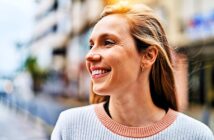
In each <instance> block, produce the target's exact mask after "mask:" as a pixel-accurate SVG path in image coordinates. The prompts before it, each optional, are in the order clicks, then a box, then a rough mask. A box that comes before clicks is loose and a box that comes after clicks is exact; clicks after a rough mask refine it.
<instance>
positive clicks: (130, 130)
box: [95, 103, 178, 138]
mask: <svg viewBox="0 0 214 140" xmlns="http://www.w3.org/2000/svg"><path fill="white" fill-rule="evenodd" d="M95 112H96V115H97V117H98V119H99V120H100V121H101V123H102V124H103V125H104V126H105V127H106V128H108V129H109V130H110V131H112V132H113V133H116V134H118V135H121V136H126V137H134V138H143V137H149V136H152V135H155V134H157V133H158V132H160V131H162V130H164V129H166V128H167V127H168V126H170V125H171V124H172V123H173V122H174V121H175V120H176V118H177V114H178V113H177V112H176V111H174V110H172V109H169V110H168V111H167V113H166V115H165V116H164V117H163V118H162V119H161V120H160V121H158V122H156V123H154V124H153V125H149V126H145V127H130V126H125V125H123V124H120V123H118V122H116V121H114V120H112V119H111V118H110V117H109V116H108V115H107V113H106V112H105V109H104V103H100V104H96V105H95Z"/></svg>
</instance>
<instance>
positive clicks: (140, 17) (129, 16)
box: [52, 3, 214, 140]
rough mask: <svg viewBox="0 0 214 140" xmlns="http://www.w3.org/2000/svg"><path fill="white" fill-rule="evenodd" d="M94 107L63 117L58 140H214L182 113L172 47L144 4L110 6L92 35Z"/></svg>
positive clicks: (55, 137)
mask: <svg viewBox="0 0 214 140" xmlns="http://www.w3.org/2000/svg"><path fill="white" fill-rule="evenodd" d="M89 42H90V51H89V52H88V54H87V56H86V66H87V68H88V71H89V73H90V75H91V80H92V93H91V102H92V103H93V104H92V105H89V106H85V107H80V108H74V109H70V110H67V111H64V112H63V113H61V115H60V117H59V119H58V122H57V124H56V127H55V129H54V131H53V133H52V140H72V139H75V140H131V139H138V140H140V139H142V140H163V139H164V140H172V139H173V140H184V139H188V140H196V139H197V140H213V139H214V136H213V133H212V132H211V130H210V129H209V128H208V127H207V126H206V125H204V124H202V123H201V122H199V121H197V120H195V119H193V118H191V117H189V116H186V115H184V114H182V113H180V112H177V110H178V107H177V103H176V96H175V81H174V77H173V66H172V60H171V55H170V52H171V51H170V48H169V44H168V41H167V38H166V35H165V32H164V30H163V28H162V25H161V24H160V22H159V20H158V18H157V17H156V16H155V15H154V12H153V11H152V10H151V9H150V8H148V7H147V6H145V5H143V4H133V5H129V4H126V3H118V4H115V5H111V6H107V7H106V8H105V9H104V11H103V13H102V17H101V19H100V20H99V21H98V22H97V24H96V25H95V27H94V29H93V31H92V33H91V36H90V41H89Z"/></svg>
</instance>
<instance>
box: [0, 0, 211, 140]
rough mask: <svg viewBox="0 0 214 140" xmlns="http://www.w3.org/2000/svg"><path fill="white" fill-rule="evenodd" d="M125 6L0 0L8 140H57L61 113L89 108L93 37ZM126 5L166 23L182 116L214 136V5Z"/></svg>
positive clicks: (185, 1) (107, 0) (1, 101)
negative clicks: (108, 13)
mask: <svg viewBox="0 0 214 140" xmlns="http://www.w3.org/2000/svg"><path fill="white" fill-rule="evenodd" d="M118 1H124V0H18V1H14V0H0V23H1V24H0V25H1V26H0V37H1V40H0V113H1V114H0V140H49V139H50V135H51V132H52V130H53V128H54V126H55V123H56V121H57V118H58V116H59V114H60V112H62V111H63V110H66V109H68V108H73V107H78V106H84V105H88V104H89V102H88V99H89V88H90V77H89V75H88V74H87V71H86V68H85V62H84V57H85V55H86V53H87V52H88V50H89V45H88V37H89V35H90V32H91V30H92V28H93V26H94V24H95V23H96V21H97V20H98V19H99V15H100V12H101V11H102V9H103V7H104V6H105V5H107V4H113V3H115V2H118ZM126 1H129V2H142V3H145V4H147V5H149V6H150V7H151V8H152V9H154V10H155V12H156V13H157V15H158V16H159V17H160V19H161V22H162V24H163V26H164V28H165V30H166V33H167V36H168V39H169V42H170V45H171V47H172V48H173V49H174V50H175V53H174V55H173V60H174V61H173V63H174V64H173V65H174V67H175V71H174V74H175V80H176V90H177V98H178V104H179V110H180V111H181V112H184V113H185V114H188V115H190V116H192V117H193V118H195V119H198V120H199V121H202V122H203V123H205V124H206V125H208V126H209V127H210V128H211V129H212V131H214V1H211V0H126ZM127 68H128V66H127Z"/></svg>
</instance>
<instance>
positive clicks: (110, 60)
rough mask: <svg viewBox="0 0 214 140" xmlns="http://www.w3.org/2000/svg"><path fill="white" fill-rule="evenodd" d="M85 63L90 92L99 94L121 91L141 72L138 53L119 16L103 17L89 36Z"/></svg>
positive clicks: (133, 81)
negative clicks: (89, 79) (90, 84)
mask: <svg viewBox="0 0 214 140" xmlns="http://www.w3.org/2000/svg"><path fill="white" fill-rule="evenodd" d="M90 47H91V49H90V51H89V52H88V54H87V56H86V66H87V69H88V71H89V73H90V75H91V77H92V82H93V91H94V92H95V93H97V94H99V95H111V94H113V93H115V92H119V93H123V92H126V91H127V89H130V88H132V87H133V86H134V85H135V84H136V82H137V80H138V78H139V73H140V71H141V69H140V64H141V56H140V54H139V53H138V51H137V48H136V46H135V42H134V40H133V38H132V36H131V34H130V30H129V25H128V22H127V20H126V18H124V17H123V16H122V15H117V14H113V15H108V16H106V17H103V18H102V19H101V20H100V21H99V22H98V23H97V24H96V25H95V27H94V29H93V31H92V34H91V36H90Z"/></svg>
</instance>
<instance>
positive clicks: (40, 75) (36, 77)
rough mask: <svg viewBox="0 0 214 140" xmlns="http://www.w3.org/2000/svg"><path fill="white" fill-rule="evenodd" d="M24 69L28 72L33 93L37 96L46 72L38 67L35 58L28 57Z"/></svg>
mask: <svg viewBox="0 0 214 140" xmlns="http://www.w3.org/2000/svg"><path fill="white" fill-rule="evenodd" d="M24 67H25V68H26V70H27V71H29V72H30V74H31V76H32V79H33V91H35V94H37V93H38V92H39V91H41V90H42V84H43V83H44V82H45V80H46V77H47V71H46V70H43V69H41V68H40V67H39V65H38V63H37V59H36V57H33V56H29V57H28V58H27V59H26V61H25V65H24Z"/></svg>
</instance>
